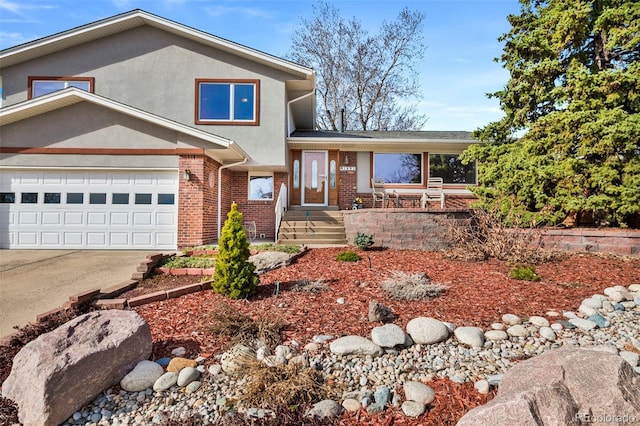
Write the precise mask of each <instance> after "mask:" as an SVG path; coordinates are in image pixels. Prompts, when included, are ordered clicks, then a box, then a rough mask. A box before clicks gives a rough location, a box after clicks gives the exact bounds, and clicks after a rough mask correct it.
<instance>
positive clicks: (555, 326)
mask: <svg viewBox="0 0 640 426" xmlns="http://www.w3.org/2000/svg"><path fill="white" fill-rule="evenodd" d="M571 325H573V324H571ZM549 327H551V329H552V330H553V331H562V329H563V328H564V327H563V326H562V324H560V323H559V322H554V323H553V324H551V325H550V326H549Z"/></svg>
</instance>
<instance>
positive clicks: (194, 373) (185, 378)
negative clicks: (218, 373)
mask: <svg viewBox="0 0 640 426" xmlns="http://www.w3.org/2000/svg"><path fill="white" fill-rule="evenodd" d="M199 378H200V372H199V371H198V370H196V369H195V368H193V367H185V368H183V369H182V370H180V373H178V380H177V382H176V384H177V385H178V386H180V387H183V386H187V385H188V384H189V383H191V382H193V381H195V380H198V379H199Z"/></svg>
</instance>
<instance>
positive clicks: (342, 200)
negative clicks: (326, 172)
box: [338, 151, 358, 209]
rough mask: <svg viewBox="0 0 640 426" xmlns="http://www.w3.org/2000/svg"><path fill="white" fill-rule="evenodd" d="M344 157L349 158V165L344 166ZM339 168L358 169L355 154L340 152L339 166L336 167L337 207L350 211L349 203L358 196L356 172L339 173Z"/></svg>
mask: <svg viewBox="0 0 640 426" xmlns="http://www.w3.org/2000/svg"><path fill="white" fill-rule="evenodd" d="M346 157H349V164H346ZM340 166H351V167H353V166H355V167H356V170H357V167H358V156H357V155H356V153H355V152H342V151H341V152H340V164H339V165H338V176H339V180H338V184H339V190H338V207H339V208H340V209H350V208H351V202H352V201H353V200H354V199H355V198H356V197H357V196H358V190H357V188H358V187H357V172H341V171H339V169H340Z"/></svg>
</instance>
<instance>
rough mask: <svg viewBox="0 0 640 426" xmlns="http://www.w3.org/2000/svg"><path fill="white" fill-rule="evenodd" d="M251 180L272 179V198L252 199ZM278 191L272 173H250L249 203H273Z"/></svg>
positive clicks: (248, 182)
mask: <svg viewBox="0 0 640 426" xmlns="http://www.w3.org/2000/svg"><path fill="white" fill-rule="evenodd" d="M251 178H271V182H272V185H273V186H272V188H271V198H252V197H251ZM275 191H276V181H275V177H274V174H273V173H272V172H249V174H248V176H247V200H249V201H273V200H274V196H275Z"/></svg>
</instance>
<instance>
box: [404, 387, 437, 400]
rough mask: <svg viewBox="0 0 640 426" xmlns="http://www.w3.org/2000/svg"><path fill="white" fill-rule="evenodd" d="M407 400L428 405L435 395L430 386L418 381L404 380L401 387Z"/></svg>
mask: <svg viewBox="0 0 640 426" xmlns="http://www.w3.org/2000/svg"><path fill="white" fill-rule="evenodd" d="M402 389H403V390H404V397H405V399H406V400H407V401H416V402H419V403H420V404H423V405H429V404H431V403H432V402H433V400H434V399H435V397H436V394H435V392H434V391H433V389H431V387H429V386H427V385H425V384H424V383H420V382H406V383H405V384H404V386H403V387H402Z"/></svg>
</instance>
